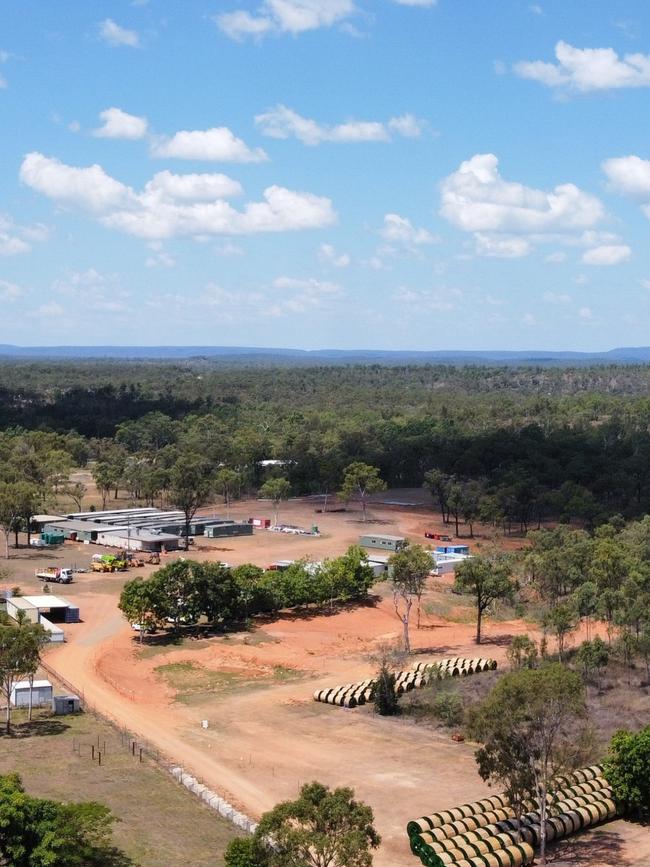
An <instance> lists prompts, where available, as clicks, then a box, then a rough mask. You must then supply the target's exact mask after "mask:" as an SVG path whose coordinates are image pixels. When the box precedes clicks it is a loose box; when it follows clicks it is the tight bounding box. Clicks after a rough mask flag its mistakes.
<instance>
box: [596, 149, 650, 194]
mask: <svg viewBox="0 0 650 867" xmlns="http://www.w3.org/2000/svg"><path fill="white" fill-rule="evenodd" d="M602 169H603V171H604V172H605V174H606V175H607V178H608V179H609V182H610V185H611V187H612V189H614V190H616V192H619V193H622V194H623V195H626V196H631V197H632V198H634V199H638V200H639V201H641V202H650V160H644V159H641V157H637V156H634V155H630V156H627V157H614V158H613V159H609V160H605V161H604V162H603V163H602Z"/></svg>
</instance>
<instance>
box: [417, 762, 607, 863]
mask: <svg viewBox="0 0 650 867" xmlns="http://www.w3.org/2000/svg"><path fill="white" fill-rule="evenodd" d="M557 786H558V787H557V788H556V790H555V791H554V792H553V793H551V794H549V795H548V796H547V803H548V814H547V820H546V823H545V828H546V839H547V842H549V843H550V842H552V841H553V840H560V839H562V838H563V837H567V836H569V835H570V834H574V833H576V832H577V831H581V830H582V829H584V828H588V827H590V826H593V825H596V824H598V823H600V822H607V821H609V820H611V819H613V818H615V817H616V816H617V815H619V812H618V810H617V807H616V804H615V803H614V801H613V799H612V791H611V788H610V786H609V784H608V783H607V781H606V780H605V778H604V777H603V776H602V769H601V768H600V767H599V766H598V765H594V766H592V767H589V768H584V769H582V770H579V771H576V772H575V773H573V774H570V775H568V776H565V777H561V778H560V779H558V781H557ZM524 809H525V810H526V812H524V814H523V815H522V816H521V819H520V820H518V819H517V818H516V817H515V814H514V811H513V809H512V806H511V805H510V803H509V801H508V799H507V797H506V796H505V795H496V796H494V797H493V798H484V799H482V800H481V801H476V802H474V803H472V804H463V805H462V806H460V807H456V808H454V809H452V810H444V811H441V812H438V813H433V814H432V815H430V816H423V817H422V818H420V819H414V820H413V821H411V822H409V823H408V826H407V833H408V835H409V839H410V843H411V851H412V852H413V854H414V855H416V856H417V857H418V858H419V859H420V861H421V862H422V863H423V864H424V865H425V867H447V865H456V867H486V865H487V867H500V865H502V864H503V865H511V867H512V865H520V864H523V865H526V864H530V863H531V862H532V860H533V855H534V847H537V846H539V844H540V836H541V822H540V816H539V813H538V812H536V811H535V810H534V809H533V805H532V804H525V805H524Z"/></svg>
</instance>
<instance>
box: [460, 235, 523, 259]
mask: <svg viewBox="0 0 650 867" xmlns="http://www.w3.org/2000/svg"><path fill="white" fill-rule="evenodd" d="M474 239H475V241H476V252H477V254H478V255H479V256H487V257H488V258H490V259H520V258H521V257H522V256H528V254H529V253H530V251H531V249H532V248H531V244H530V241H528V240H527V239H526V238H522V237H511V236H510V237H509V236H501V237H498V236H496V235H486V234H484V233H483V232H477V233H476V234H475V236H474Z"/></svg>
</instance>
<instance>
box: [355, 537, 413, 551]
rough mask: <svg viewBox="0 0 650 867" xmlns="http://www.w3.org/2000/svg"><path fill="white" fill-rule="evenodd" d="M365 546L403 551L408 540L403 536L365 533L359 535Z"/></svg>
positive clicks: (361, 542) (361, 543) (360, 541)
mask: <svg viewBox="0 0 650 867" xmlns="http://www.w3.org/2000/svg"><path fill="white" fill-rule="evenodd" d="M359 544H360V545H361V546H362V547H363V548H383V550H384V551H401V550H402V548H405V547H406V545H407V544H408V542H407V541H406V539H405V538H404V537H403V536H387V535H377V536H375V535H365V536H359Z"/></svg>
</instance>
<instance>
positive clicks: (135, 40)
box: [99, 18, 140, 48]
mask: <svg viewBox="0 0 650 867" xmlns="http://www.w3.org/2000/svg"><path fill="white" fill-rule="evenodd" d="M99 36H100V38H101V39H102V40H103V41H104V42H106V43H107V44H108V45H113V46H114V47H120V46H124V45H126V46H128V47H129V48H137V47H138V45H139V44H140V37H139V36H138V34H137V33H136V32H135V30H127V29H126V27H120V25H119V24H116V23H115V21H113V19H112V18H105V19H104V21H102V22H101V23H100V25H99Z"/></svg>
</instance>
